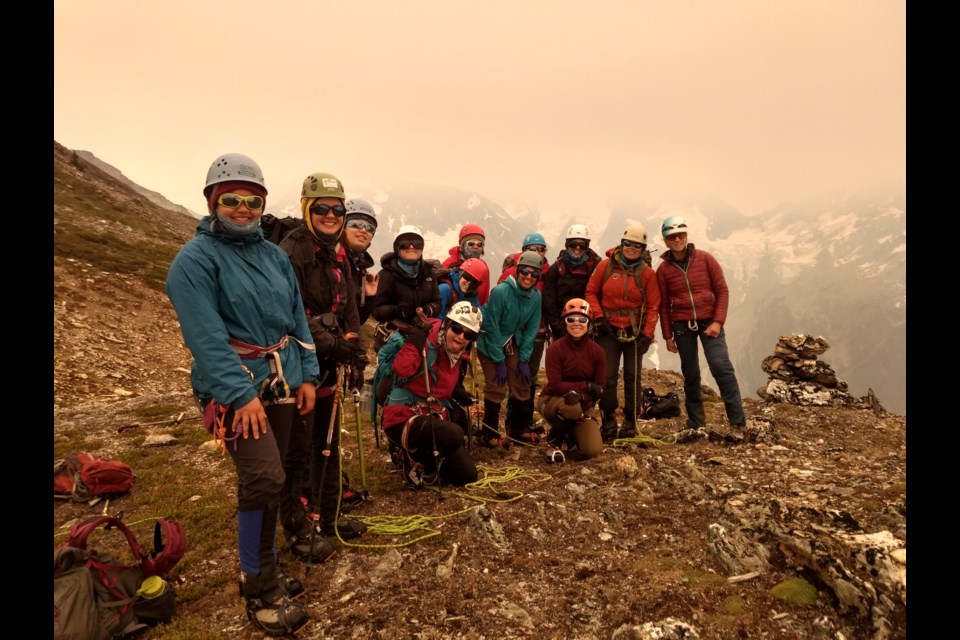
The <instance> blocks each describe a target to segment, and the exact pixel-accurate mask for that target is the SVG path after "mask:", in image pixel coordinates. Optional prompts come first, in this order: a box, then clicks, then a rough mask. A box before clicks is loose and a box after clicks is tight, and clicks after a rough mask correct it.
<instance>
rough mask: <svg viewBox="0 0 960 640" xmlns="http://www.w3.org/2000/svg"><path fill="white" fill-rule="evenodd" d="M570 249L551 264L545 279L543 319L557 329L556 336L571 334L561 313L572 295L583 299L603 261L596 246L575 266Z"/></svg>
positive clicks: (543, 277)
mask: <svg viewBox="0 0 960 640" xmlns="http://www.w3.org/2000/svg"><path fill="white" fill-rule="evenodd" d="M566 255H567V251H566V249H562V250H561V251H560V255H559V256H558V257H557V260H556V262H554V263H553V264H552V265H550V268H549V269H547V270H546V271H545V272H544V273H543V276H541V280H543V291H542V293H543V322H544V324H546V325H547V326H548V327H550V330H551V331H552V332H553V337H554V339H559V338H562V337H563V336H565V335H567V331H566V328H565V327H564V326H563V320H562V319H561V318H560V314H561V313H562V312H563V305H565V304H566V303H567V300H570V299H571V298H583V297H584V294H585V293H586V291H587V281H588V280H589V279H590V276H591V275H593V271H594V269H596V268H597V265H598V264H599V263H600V256H598V255H597V253H596V252H595V251H594V250H593V249H589V248H588V249H587V260H586V261H585V262H584V263H583V264H581V265H580V266H578V267H573V266H571V265H570V263H569V262H567V260H566Z"/></svg>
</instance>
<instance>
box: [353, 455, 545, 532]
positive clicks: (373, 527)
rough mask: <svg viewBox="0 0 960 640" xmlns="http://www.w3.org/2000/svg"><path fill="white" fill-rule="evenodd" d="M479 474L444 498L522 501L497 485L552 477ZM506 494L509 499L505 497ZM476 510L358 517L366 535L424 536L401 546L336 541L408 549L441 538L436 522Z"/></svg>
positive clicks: (492, 470) (495, 470)
mask: <svg viewBox="0 0 960 640" xmlns="http://www.w3.org/2000/svg"><path fill="white" fill-rule="evenodd" d="M477 470H478V471H480V472H481V473H482V474H483V476H482V477H481V478H479V479H478V480H477V481H476V482H471V483H469V484H467V485H464V491H448V492H445V493H444V495H447V496H450V495H453V496H459V497H461V498H464V499H467V500H473V501H475V502H479V503H481V504H486V503H488V502H499V503H506V502H514V501H516V500H519V499H520V498H522V497H523V495H524V494H523V492H522V491H517V490H515V489H503V488H497V487H498V485H502V484H506V483H509V482H514V481H516V480H522V479H527V480H533V481H534V482H543V481H545V480H549V479H550V478H551V477H552V476H551V475H550V474H547V473H535V472H527V471H524V469H523V468H522V467H487V466H485V465H477ZM424 488H427V489H432V490H434V491H439V488H438V487H436V486H429V485H424ZM481 491H495V492H496V494H495V495H494V496H493V497H488V496H482V495H477V493H478V492H481ZM504 494H508V495H507V496H506V497H504ZM475 506H476V505H471V506H468V507H465V508H463V509H460V510H459V511H454V512H452V513H447V514H442V515H437V516H428V515H424V514H413V515H406V516H386V515H381V516H362V517H356V519H357V520H359V521H361V522H363V523H364V524H365V525H367V535H370V536H404V535H413V534H416V533H417V532H422V535H417V536H416V537H413V538H411V539H409V540H405V541H402V542H393V543H382V544H371V543H366V542H347V541H345V540H343V539H342V538H341V537H340V535H339V532H337V539H338V540H339V541H340V543H341V544H343V545H344V546H346V547H354V548H367V549H376V548H379V549H384V548H396V547H406V546H408V545H411V544H414V543H416V542H420V541H422V540H426V539H428V538H432V537H434V536H438V535H440V531H439V530H438V529H436V528H434V525H433V523H434V522H436V521H439V520H445V519H448V518H453V517H455V516H459V515H463V514H465V513H468V512H470V510H471V509H474V508H475Z"/></svg>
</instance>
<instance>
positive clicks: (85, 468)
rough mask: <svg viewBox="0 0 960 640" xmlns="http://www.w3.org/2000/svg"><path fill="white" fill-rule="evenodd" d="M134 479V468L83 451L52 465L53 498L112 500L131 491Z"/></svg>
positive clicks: (76, 500) (80, 500)
mask: <svg viewBox="0 0 960 640" xmlns="http://www.w3.org/2000/svg"><path fill="white" fill-rule="evenodd" d="M134 478H135V476H134V474H133V469H132V468H131V467H130V465H128V464H127V463H125V462H121V461H120V460H106V459H104V458H101V457H100V456H97V455H94V454H92V453H87V452H85V451H81V452H80V453H76V454H71V455H68V456H67V457H66V458H63V459H61V460H57V461H56V462H54V463H53V499H54V500H71V501H73V502H87V501H89V500H94V499H96V498H106V499H108V500H109V499H110V498H113V497H116V496H120V495H123V494H125V493H127V492H128V491H130V490H131V489H132V488H133V481H134Z"/></svg>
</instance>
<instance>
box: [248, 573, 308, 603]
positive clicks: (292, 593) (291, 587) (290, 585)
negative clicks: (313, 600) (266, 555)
mask: <svg viewBox="0 0 960 640" xmlns="http://www.w3.org/2000/svg"><path fill="white" fill-rule="evenodd" d="M277 582H279V583H280V588H281V589H283V590H284V592H286V594H287V597H288V598H290V599H291V600H296V599H297V598H299V597H300V596H302V595H303V594H304V593H305V592H306V589H305V588H304V586H303V583H302V582H300V581H299V580H297V579H296V578H294V577H293V576H288V575H284V574H282V573H278V574H277ZM242 593H243V591H242V587H241V594H242Z"/></svg>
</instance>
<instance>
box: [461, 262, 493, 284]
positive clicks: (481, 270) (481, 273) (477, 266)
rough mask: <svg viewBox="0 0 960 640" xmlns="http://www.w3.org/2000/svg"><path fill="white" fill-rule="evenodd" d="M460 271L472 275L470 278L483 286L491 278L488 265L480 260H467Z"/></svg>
mask: <svg viewBox="0 0 960 640" xmlns="http://www.w3.org/2000/svg"><path fill="white" fill-rule="evenodd" d="M460 271H463V272H464V273H468V274H470V277H471V278H473V279H474V280H476V281H477V282H479V283H480V284H483V283H484V282H486V281H487V279H488V278H489V277H490V269H488V268H487V263H486V262H484V261H483V260H482V259H480V258H467V259H466V260H464V261H463V264H461V265H460Z"/></svg>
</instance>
